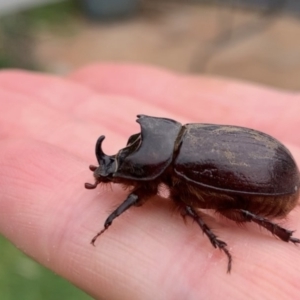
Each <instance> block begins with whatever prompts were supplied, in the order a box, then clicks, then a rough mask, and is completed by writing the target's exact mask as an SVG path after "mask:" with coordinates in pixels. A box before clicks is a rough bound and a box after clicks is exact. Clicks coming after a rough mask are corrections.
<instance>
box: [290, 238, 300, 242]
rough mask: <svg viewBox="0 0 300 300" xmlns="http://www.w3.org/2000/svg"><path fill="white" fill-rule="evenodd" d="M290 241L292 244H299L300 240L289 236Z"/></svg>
mask: <svg viewBox="0 0 300 300" xmlns="http://www.w3.org/2000/svg"><path fill="white" fill-rule="evenodd" d="M290 242H292V243H294V244H300V240H299V239H297V238H294V237H290Z"/></svg>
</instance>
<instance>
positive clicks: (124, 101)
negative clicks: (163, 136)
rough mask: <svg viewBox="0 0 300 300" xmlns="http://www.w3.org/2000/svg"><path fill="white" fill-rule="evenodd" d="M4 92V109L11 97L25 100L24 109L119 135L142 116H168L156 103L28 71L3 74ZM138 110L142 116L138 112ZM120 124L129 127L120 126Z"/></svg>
mask: <svg viewBox="0 0 300 300" xmlns="http://www.w3.org/2000/svg"><path fill="white" fill-rule="evenodd" d="M0 88H1V89H0V92H2V94H0V96H1V97H0V100H1V99H3V100H2V101H3V103H1V102H0V103H1V105H5V103H7V101H4V100H5V99H6V98H7V97H9V98H11V97H14V96H16V97H17V98H21V97H24V98H25V99H26V100H25V99H24V100H23V102H25V103H23V105H27V106H28V105H29V106H31V105H37V104H35V103H38V105H39V106H41V105H44V106H46V107H49V108H52V110H53V111H60V112H61V113H65V114H67V115H73V116H74V117H77V118H80V119H81V120H84V121H86V122H89V123H96V124H103V123H104V124H107V125H109V127H112V128H113V129H116V131H124V129H126V128H128V129H129V130H131V129H132V128H133V127H134V126H133V125H132V124H133V122H132V119H134V118H135V117H136V115H137V114H138V113H139V114H141V113H145V114H149V115H155V116H166V115H168V112H167V111H166V110H164V109H162V108H160V107H158V106H157V104H156V103H154V104H152V103H151V102H147V101H143V100H142V99H140V98H135V97H129V96H126V95H122V96H120V95H114V93H112V94H109V95H108V94H107V93H105V94H104V95H103V94H101V92H100V91H94V90H92V89H90V88H89V87H85V86H84V85H81V84H80V82H78V83H77V82H74V81H73V80H68V79H65V78H59V77H54V76H51V75H44V74H38V73H34V72H28V71H15V70H13V71H2V72H0ZM137 107H138V108H139V110H138V113H137V112H136V110H135V108H137ZM175 117H176V116H175ZM177 117H179V115H177ZM118 120H123V121H124V122H126V123H125V124H120V122H118ZM126 133H127V134H128V132H126Z"/></svg>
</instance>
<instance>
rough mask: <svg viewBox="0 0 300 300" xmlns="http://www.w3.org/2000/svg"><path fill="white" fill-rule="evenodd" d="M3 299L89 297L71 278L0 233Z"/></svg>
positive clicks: (78, 299) (79, 299)
mask: <svg viewBox="0 0 300 300" xmlns="http://www.w3.org/2000/svg"><path fill="white" fill-rule="evenodd" d="M0 299H1V300H35V299H41V300H42V299H43V300H54V299H57V300H59V299H72V300H90V299H92V298H91V297H89V296H88V295H87V294H85V293H84V292H82V291H81V290H79V289H77V288H76V287H74V286H73V285H72V284H71V283H69V282H68V281H66V280H64V279H62V278H61V277H59V276H58V275H56V274H54V273H53V272H51V271H50V270H48V269H46V268H44V267H42V266H41V265H40V264H38V263H36V262H35V261H33V260H32V259H31V258H29V257H28V256H26V255H25V254H23V253H21V252H20V251H19V250H18V249H16V247H14V246H13V245H12V244H11V243H10V242H9V241H7V240H6V239H5V238H4V237H1V236H0Z"/></svg>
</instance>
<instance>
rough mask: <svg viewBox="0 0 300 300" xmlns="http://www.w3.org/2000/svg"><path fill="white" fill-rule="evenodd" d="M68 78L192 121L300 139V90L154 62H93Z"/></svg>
mask: <svg viewBox="0 0 300 300" xmlns="http://www.w3.org/2000/svg"><path fill="white" fill-rule="evenodd" d="M69 78H71V79H73V80H74V81H76V82H81V83H82V84H85V85H86V86H89V87H91V88H93V89H94V90H97V91H100V92H101V93H108V94H110V93H114V94H121V95H127V96H130V97H136V98H139V99H143V100H144V101H147V102H151V103H153V104H156V105H158V106H160V107H161V108H163V109H165V110H167V111H169V112H170V113H172V114H174V115H176V114H178V113H180V115H181V116H182V119H183V120H186V121H188V122H199V123H200V122H201V123H202V122H203V123H217V124H221V123H222V124H235V125H240V126H246V127H252V128H254V129H257V130H262V131H267V132H268V133H269V134H271V135H274V136H275V137H277V138H279V139H284V140H285V141H290V142H293V143H297V144H298V145H299V144H300V136H299V135H296V134H295V130H297V128H299V126H300V120H299V117H298V112H299V100H300V96H299V94H291V93H287V92H280V91H278V90H274V89H269V88H264V87H259V86H255V85H251V84H247V83H242V82H237V81H233V80H225V79H219V78H213V77H211V78H210V77H207V76H178V75H176V74H174V73H172V72H167V71H165V70H161V69H157V68H153V67H146V66H139V65H137V66H133V65H126V64H124V65H119V64H99V65H92V66H89V67H85V68H83V69H80V70H78V71H76V72H74V73H73V74H71V75H70V76H69ZM136 112H138V108H137V109H136ZM139 113H140V112H139Z"/></svg>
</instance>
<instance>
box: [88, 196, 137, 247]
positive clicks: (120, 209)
mask: <svg viewBox="0 0 300 300" xmlns="http://www.w3.org/2000/svg"><path fill="white" fill-rule="evenodd" d="M137 202H138V196H137V195H135V194H130V195H129V196H128V197H127V199H126V200H125V201H124V202H123V203H122V204H121V205H120V206H119V207H117V208H116V209H115V210H114V211H113V212H112V213H111V214H110V215H109V216H108V218H107V219H106V221H105V222H104V228H103V229H102V230H101V231H100V232H98V233H97V234H96V235H95V236H94V237H93V239H92V240H91V244H92V245H95V241H96V240H97V238H98V237H99V236H100V235H101V234H102V233H103V232H104V231H105V230H106V229H107V228H108V227H109V226H110V225H111V224H112V222H113V220H114V219H115V218H117V217H118V216H119V215H121V214H122V213H123V212H125V211H126V210H127V209H128V208H130V207H131V206H133V205H135V204H136V203H137Z"/></svg>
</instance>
